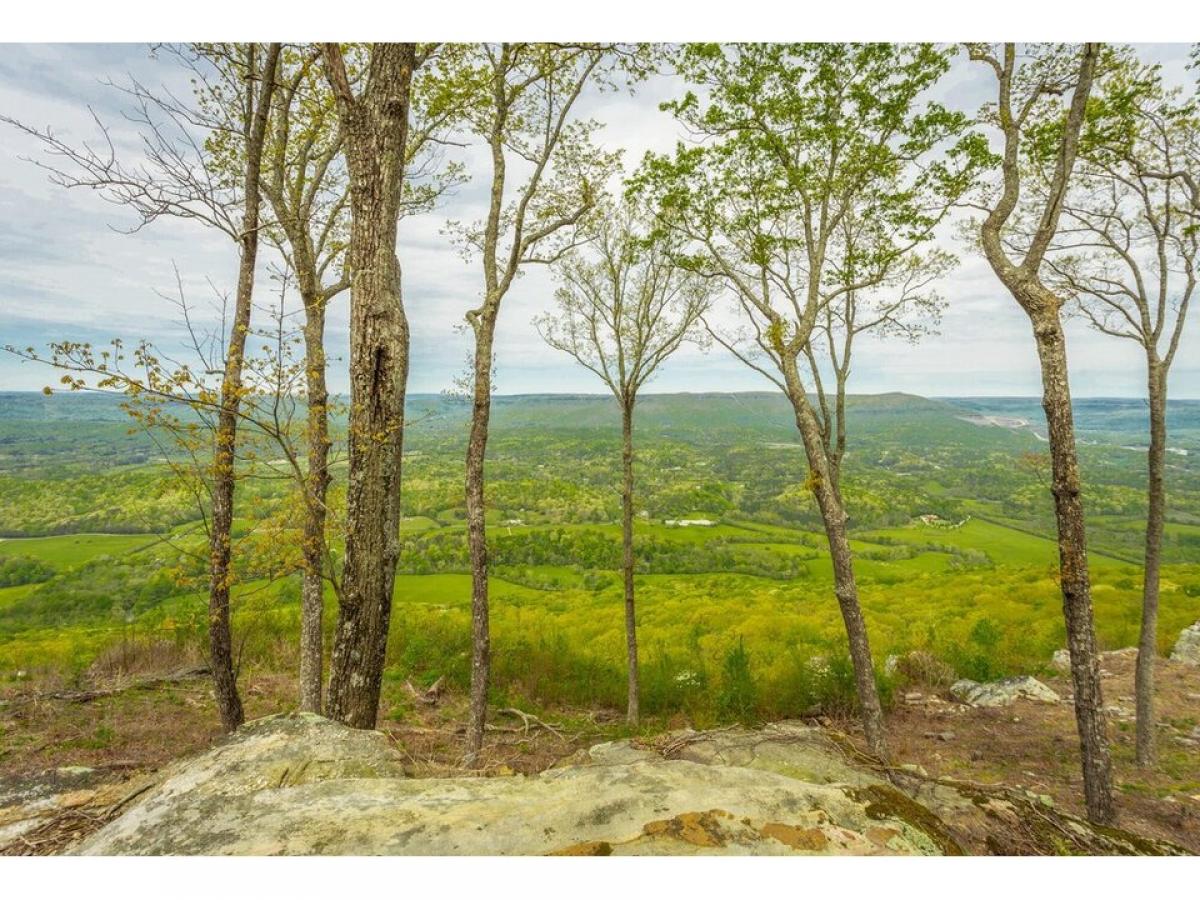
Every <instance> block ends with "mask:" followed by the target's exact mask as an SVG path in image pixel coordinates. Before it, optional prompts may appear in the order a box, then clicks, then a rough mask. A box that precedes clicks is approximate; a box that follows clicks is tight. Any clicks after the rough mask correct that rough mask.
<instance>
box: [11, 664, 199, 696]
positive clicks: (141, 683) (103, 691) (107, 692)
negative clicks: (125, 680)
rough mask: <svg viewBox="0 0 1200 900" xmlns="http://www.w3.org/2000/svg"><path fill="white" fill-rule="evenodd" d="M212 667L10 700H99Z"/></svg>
mask: <svg viewBox="0 0 1200 900" xmlns="http://www.w3.org/2000/svg"><path fill="white" fill-rule="evenodd" d="M210 671H211V670H210V669H209V668H208V666H206V665H199V666H188V667H187V668H184V669H178V670H176V671H174V672H171V673H170V674H168V675H158V676H155V677H153V678H141V679H138V680H137V681H131V682H130V683H129V684H126V685H122V686H121V687H117V688H95V689H93V690H86V691H51V692H49V693H45V694H22V695H19V696H17V697H14V698H13V699H12V700H11V701H10V702H11V703H12V704H13V705H16V704H20V703H39V702H42V701H45V700H61V701H63V702H65V703H91V702H92V701H93V700H99V699H100V698H101V697H111V696H113V695H114V694H120V693H123V692H124V691H132V690H136V689H138V688H150V687H161V686H163V685H166V684H176V683H177V682H180V681H187V680H188V679H191V678H199V677H201V676H203V675H208V674H209V673H210Z"/></svg>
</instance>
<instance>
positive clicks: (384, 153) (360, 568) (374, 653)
mask: <svg viewBox="0 0 1200 900" xmlns="http://www.w3.org/2000/svg"><path fill="white" fill-rule="evenodd" d="M321 53H322V57H323V60H324V71H325V76H326V78H327V80H328V82H329V86H330V90H331V91H332V93H333V96H334V99H335V102H336V106H337V114H338V121H339V123H340V131H341V135H342V139H343V140H344V141H345V153H346V165H347V167H348V169H349V175H350V215H351V223H350V241H349V248H348V254H349V265H350V271H351V272H352V273H353V279H352V283H351V286H350V413H349V434H348V441H349V474H348V476H347V478H348V484H347V494H346V560H345V566H344V568H343V571H342V591H341V596H340V598H339V603H338V620H337V626H336V631H335V634H334V644H333V654H332V659H331V662H330V676H329V694H328V699H327V704H326V709H327V713H328V715H329V716H330V717H331V718H333V719H337V720H338V721H341V722H344V723H346V724H347V725H351V726H354V727H356V728H373V727H375V720H376V718H377V716H378V712H379V693H380V689H381V685H382V681H383V665H384V657H385V654H386V652H387V638H388V626H389V624H390V622H391V611H392V591H393V589H394V586H395V578H396V560H397V558H398V557H399V555H400V535H399V531H400V486H401V468H400V464H401V453H402V448H403V440H404V394H405V387H406V385H407V381H408V363H409V359H408V354H409V329H408V319H407V317H406V315H405V312H404V303H403V300H402V297H401V290H400V261H399V260H398V259H397V257H396V236H397V230H398V229H397V223H398V220H399V218H400V211H401V203H402V189H403V183H404V171H405V169H404V167H405V163H406V161H407V154H406V145H407V138H408V127H409V108H410V104H411V100H412V78H413V72H414V70H415V69H416V68H417V67H418V66H420V65H421V64H422V63H423V62H424V61H425V59H426V57H427V55H428V53H429V50H428V48H418V47H417V45H415V44H384V43H379V44H373V45H372V46H371V48H370V51H369V58H368V61H367V63H366V73H365V76H364V83H363V84H362V86H361V87H360V88H359V90H358V91H357V92H356V91H355V87H354V84H353V83H352V81H351V75H350V72H349V70H348V68H347V65H346V55H345V54H344V53H343V51H342V48H341V47H340V46H339V45H337V44H322V45H321Z"/></svg>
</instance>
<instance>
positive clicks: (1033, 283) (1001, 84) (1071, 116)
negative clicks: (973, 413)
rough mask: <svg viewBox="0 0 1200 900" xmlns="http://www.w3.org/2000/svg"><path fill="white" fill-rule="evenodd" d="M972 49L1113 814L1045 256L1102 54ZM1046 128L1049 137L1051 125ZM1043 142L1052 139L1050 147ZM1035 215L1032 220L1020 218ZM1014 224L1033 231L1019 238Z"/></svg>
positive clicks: (1069, 605)
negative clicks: (987, 79)
mask: <svg viewBox="0 0 1200 900" xmlns="http://www.w3.org/2000/svg"><path fill="white" fill-rule="evenodd" d="M968 52H969V54H970V57H971V59H973V60H976V61H978V62H981V63H983V64H984V65H986V66H987V67H988V68H989V69H990V70H991V72H992V73H993V74H994V75H995V77H996V85H997V102H996V104H995V106H994V108H989V109H987V110H985V115H986V116H987V117H988V118H990V119H991V121H992V122H993V124H994V125H995V126H996V127H997V128H998V129H999V131H1000V139H1001V144H1002V161H1001V164H1000V185H999V190H998V191H995V192H993V193H992V195H990V196H988V197H986V198H984V199H983V200H982V201H981V207H982V208H983V209H984V210H986V217H985V218H984V220H983V222H982V223H981V225H980V228H979V239H980V243H981V245H982V247H983V252H984V255H985V256H986V257H987V260H988V263H989V264H990V265H991V267H992V271H994V272H995V273H996V277H997V278H999V279H1000V281H1001V283H1002V284H1003V285H1004V286H1005V288H1007V289H1008V292H1009V293H1010V294H1012V296H1013V299H1014V300H1016V302H1017V303H1018V305H1020V307H1021V309H1022V310H1024V312H1025V314H1026V315H1027V316H1028V317H1029V320H1030V323H1031V324H1032V326H1033V337H1034V342H1035V343H1036V345H1037V352H1038V360H1039V362H1040V364H1041V371H1042V408H1043V409H1044V410H1045V413H1046V426H1047V430H1048V438H1049V444H1050V454H1051V470H1052V486H1051V492H1052V494H1053V496H1054V512H1055V519H1056V522H1057V526H1058V555H1059V573H1060V583H1061V588H1062V596H1063V613H1064V617H1065V619H1066V627H1067V648H1068V650H1069V652H1070V656H1071V679H1072V683H1073V686H1074V690H1075V720H1076V723H1077V725H1078V729H1079V741H1080V749H1081V757H1082V766H1083V784H1084V793H1085V795H1086V800H1087V811H1088V817H1089V818H1090V819H1092V820H1093V821H1095V822H1099V823H1107V822H1111V821H1112V820H1113V818H1114V816H1115V814H1116V811H1115V808H1114V805H1113V796H1112V763H1111V760H1110V758H1109V750H1108V735H1107V727H1106V724H1105V718H1104V701H1103V697H1102V694H1101V689H1100V665H1099V660H1098V658H1097V655H1096V631H1095V623H1094V617H1093V614H1092V593H1091V580H1090V576H1089V573H1088V559H1087V533H1086V529H1085V526H1084V518H1083V500H1082V497H1081V493H1080V482H1079V460H1078V455H1077V452H1076V447H1075V423H1074V418H1073V414H1072V410H1071V388H1070V382H1069V378H1068V372H1067V348H1066V336H1065V334H1064V332H1063V326H1062V317H1061V311H1062V308H1063V305H1064V298H1063V297H1061V296H1059V295H1058V294H1057V293H1056V292H1055V291H1054V290H1053V289H1052V288H1051V287H1050V286H1048V285H1047V284H1046V281H1045V280H1044V278H1043V271H1044V263H1045V259H1046V254H1047V251H1048V250H1049V249H1050V246H1051V243H1052V242H1053V240H1054V236H1055V234H1056V233H1057V231H1058V228H1059V221H1060V219H1061V217H1062V213H1063V206H1064V202H1065V201H1066V197H1067V191H1068V188H1069V186H1070V181H1071V173H1072V170H1073V169H1074V167H1075V160H1076V157H1077V155H1078V152H1079V138H1080V133H1081V131H1082V129H1083V125H1084V120H1085V112H1086V107H1087V102H1088V97H1089V96H1090V94H1091V90H1092V80H1093V77H1094V75H1095V71H1096V60H1097V58H1098V57H1099V55H1100V48H1099V46H1098V45H1097V44H1084V45H1083V47H1082V48H1081V49H1080V50H1079V51H1078V52H1077V53H1075V52H1073V51H1071V50H1070V49H1069V48H1062V47H1034V48H1032V49H1031V51H1030V53H1029V55H1028V56H1027V58H1025V59H1023V60H1022V62H1021V63H1020V64H1018V61H1017V47H1016V45H1015V44H1012V43H1007V44H1004V45H1003V46H1001V47H999V48H995V47H991V46H987V45H979V44H973V45H970V46H969V48H968ZM1064 93H1069V94H1070V96H1071V100H1070V105H1069V107H1068V109H1067V111H1066V115H1065V116H1054V117H1052V119H1053V122H1054V128H1053V130H1052V137H1051V141H1052V153H1051V155H1052V157H1053V160H1054V162H1053V164H1052V166H1051V167H1050V171H1049V175H1048V181H1047V183H1046V185H1045V188H1044V191H1043V192H1042V196H1041V198H1036V199H1035V202H1034V206H1033V208H1032V209H1026V210H1023V211H1021V212H1022V213H1023V215H1017V216H1016V217H1014V213H1018V207H1019V205H1020V203H1021V182H1022V173H1021V155H1022V151H1023V148H1025V147H1028V142H1029V141H1031V140H1032V139H1033V138H1032V137H1031V132H1037V131H1039V129H1037V128H1034V127H1033V126H1035V125H1036V124H1038V118H1037V113H1038V112H1039V111H1041V110H1044V109H1045V101H1046V100H1047V99H1048V98H1053V97H1054V96H1057V95H1061V94H1064ZM1042 131H1043V133H1042V134H1041V135H1040V137H1041V138H1042V139H1043V140H1044V139H1045V134H1044V129H1042ZM1043 152H1044V149H1043ZM1026 219H1030V220H1032V221H1033V222H1035V223H1036V224H1034V225H1033V226H1032V228H1021V222H1022V221H1024V220H1026ZM1013 226H1016V228H1017V229H1018V230H1019V231H1020V232H1021V233H1022V234H1023V235H1024V236H1026V237H1027V239H1024V238H1022V239H1021V240H1020V244H1021V246H1020V247H1014V243H1013V241H1012V240H1010V238H1011V237H1012V233H1011V232H1012V231H1013V230H1014V228H1013Z"/></svg>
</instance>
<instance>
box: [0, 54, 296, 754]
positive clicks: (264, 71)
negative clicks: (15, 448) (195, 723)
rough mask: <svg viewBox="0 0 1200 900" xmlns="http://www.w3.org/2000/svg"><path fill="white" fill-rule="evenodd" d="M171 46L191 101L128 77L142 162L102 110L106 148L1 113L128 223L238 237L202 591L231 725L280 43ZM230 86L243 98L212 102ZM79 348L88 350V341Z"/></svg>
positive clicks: (219, 692)
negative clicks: (237, 501)
mask: <svg viewBox="0 0 1200 900" xmlns="http://www.w3.org/2000/svg"><path fill="white" fill-rule="evenodd" d="M169 49H170V50H171V52H173V53H175V54H176V55H177V56H178V57H179V59H181V60H183V61H184V62H185V63H186V64H187V65H188V66H189V67H190V68H191V69H192V71H193V72H194V73H195V76H196V77H195V78H194V79H193V84H194V93H195V98H194V99H195V104H194V105H193V106H190V107H189V106H185V105H183V104H181V103H180V102H179V101H177V100H175V98H174V97H172V96H170V95H166V96H160V95H155V94H153V93H152V92H150V91H148V90H147V89H146V88H145V87H144V86H142V85H140V84H138V83H137V82H133V83H132V84H131V85H130V86H129V87H127V88H124V90H125V91H126V93H127V94H128V95H129V96H130V97H131V98H133V100H134V101H135V103H136V109H135V111H134V112H133V113H132V114H131V116H130V118H131V120H132V121H133V122H134V123H135V124H136V125H138V126H140V128H141V131H142V135H141V136H142V149H143V152H144V155H145V159H144V161H143V162H141V163H140V164H138V165H134V166H131V165H128V164H125V163H122V162H121V160H120V159H118V157H117V155H116V151H115V149H114V144H113V142H112V141H111V139H109V138H108V132H107V129H104V126H103V125H102V124H101V123H99V120H97V124H100V125H101V129H102V130H103V131H104V134H105V143H106V146H107V149H106V152H99V151H96V150H94V149H92V148H91V147H89V146H87V145H84V146H83V147H82V148H77V147H72V146H70V145H68V144H66V143H64V142H63V141H61V140H59V139H58V138H57V137H55V136H54V134H53V133H52V132H51V131H49V130H46V131H44V132H42V131H38V130H37V129H33V128H30V127H28V126H25V125H22V124H21V123H19V122H15V121H14V120H12V119H5V121H7V122H9V123H10V124H13V125H16V126H17V127H19V128H21V129H22V130H24V131H26V132H27V133H29V134H32V135H34V136H35V137H37V138H39V139H40V140H41V141H42V143H43V144H44V145H45V146H46V148H47V149H48V151H49V152H50V153H51V154H53V155H55V156H58V157H60V158H62V159H64V160H65V161H66V164H67V167H68V168H67V169H63V168H59V167H58V166H57V165H45V168H47V169H48V170H49V171H50V173H51V177H52V179H53V180H54V181H55V182H57V183H58V184H61V185H63V186H64V187H71V188H74V187H86V188H89V189H92V190H95V191H98V192H99V193H100V194H101V196H103V197H104V198H105V199H106V200H109V201H111V202H114V203H117V204H120V205H122V206H123V207H125V208H127V209H129V210H131V211H133V212H134V213H135V214H136V215H137V216H138V217H139V222H138V224H137V225H136V226H135V230H136V229H137V228H141V227H144V226H145V225H148V224H150V223H151V222H153V221H155V220H156V219H158V218H159V217H160V216H164V215H169V216H175V217H179V218H184V219H192V220H196V221H200V222H202V223H204V224H206V225H209V226H212V227H216V228H218V229H219V230H221V231H223V232H224V233H225V234H227V235H228V236H229V237H230V238H232V239H233V240H234V241H235V242H236V244H237V247H238V256H239V261H238V278H237V290H236V294H235V300H234V308H233V317H232V322H231V325H230V328H229V330H228V332H227V334H226V336H225V339H226V345H225V348H224V354H223V359H222V363H223V365H222V371H221V386H220V389H219V395H218V397H217V398H216V399H215V405H216V408H217V411H216V417H215V424H214V429H213V446H212V458H211V463H210V471H211V485H210V492H211V498H210V500H211V522H210V527H209V600H208V615H209V657H210V659H209V662H210V665H211V667H212V673H213V685H214V691H215V694H216V699H217V708H218V711H219V713H220V716H221V724H222V725H223V726H224V728H225V729H226V730H227V731H232V730H233V729H235V728H237V727H238V726H239V725H241V723H242V721H243V719H244V713H243V711H242V702H241V698H240V697H239V695H238V690H237V675H236V667H235V664H234V658H233V644H232V636H231V629H230V589H231V586H232V582H233V573H232V569H231V566H230V559H231V533H232V527H233V500H234V485H235V481H236V473H235V471H234V459H235V452H236V446H237V426H238V422H239V420H240V410H239V407H240V405H241V402H242V399H243V396H244V394H245V387H244V385H243V369H244V365H245V357H246V338H247V335H248V334H249V333H250V317H251V310H252V302H253V294H254V278H255V264H256V261H257V258H258V247H259V237H260V235H259V230H260V228H259V226H260V223H259V210H260V202H261V198H260V195H259V184H260V177H261V171H262V155H263V146H264V143H265V134H266V127H267V120H268V116H269V113H270V107H271V103H272V96H273V93H274V90H275V86H276V70H277V64H278V60H279V56H280V50H281V45H280V44H278V43H274V44H270V45H269V46H268V47H266V48H265V49H264V48H262V47H260V46H259V45H257V44H232V45H227V44H200V45H194V46H192V47H187V48H169ZM229 95H233V96H236V97H237V98H238V99H239V102H238V103H236V104H223V103H221V102H220V99H221V98H222V97H224V96H229ZM232 144H236V145H239V146H240V147H241V148H242V149H241V153H242V155H243V157H244V165H243V166H242V167H241V168H240V169H239V170H238V175H232V174H230V173H226V172H224V171H222V168H221V162H220V155H221V152H220V148H221V147H222V146H229V145H232ZM61 349H62V348H61V347H60V348H59V350H61ZM59 350H56V351H55V356H56V357H62V356H64V355H65V356H68V357H69V356H70V353H71V349H70V347H68V350H67V353H66V354H62V353H60V352H59ZM83 350H84V353H85V357H86V356H87V355H88V354H89V353H90V348H83ZM104 365H106V366H107V364H104ZM184 377H185V378H186V377H187V376H184ZM135 389H136V388H135Z"/></svg>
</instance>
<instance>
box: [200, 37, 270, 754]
mask: <svg viewBox="0 0 1200 900" xmlns="http://www.w3.org/2000/svg"><path fill="white" fill-rule="evenodd" d="M279 49H280V48H279V44H271V46H270V49H269V50H268V52H267V60H266V64H265V65H264V66H263V69H262V83H261V86H260V87H259V89H258V91H257V93H258V96H257V97H255V96H254V94H255V89H254V80H253V79H254V77H255V75H256V74H257V72H256V71H255V68H256V67H255V65H254V53H253V50H251V51H250V52H249V59H248V66H247V92H248V94H249V96H250V97H251V98H252V99H251V100H250V102H251V103H254V104H256V105H254V106H253V111H254V112H253V117H252V119H251V121H250V123H249V128H248V130H247V141H246V173H245V180H244V184H243V189H244V192H245V211H244V213H243V217H242V233H241V236H240V242H241V247H240V251H241V252H240V260H239V263H238V283H237V296H236V299H235V301H234V313H233V325H232V328H231V330H230V333H229V343H228V345H227V346H226V349H225V372H224V376H223V378H222V379H221V408H220V411H219V413H218V414H217V431H216V435H215V437H214V446H213V464H212V473H213V476H212V477H213V494H212V496H213V500H212V531H211V533H210V535H209V594H208V648H209V664H210V665H211V667H212V673H213V690H214V693H215V695H216V700H217V710H218V712H219V713H220V716H221V725H222V727H223V728H224V729H225V730H226V731H233V730H234V729H235V728H237V727H238V726H239V725H241V724H242V722H243V721H244V720H245V713H244V712H243V710H242V699H241V697H239V696H238V689H237V672H236V667H235V663H234V659H233V636H232V631H231V627H230V609H229V607H230V590H231V587H232V583H233V572H232V570H231V569H232V567H231V565H230V563H231V557H232V533H233V493H234V484H235V481H236V472H235V471H234V466H235V459H234V452H235V449H236V447H237V425H238V412H239V408H240V405H241V398H242V369H243V365H244V362H245V355H246V337H247V334H248V333H249V331H250V310H251V302H252V300H253V294H254V265H255V262H256V261H257V258H258V213H259V206H260V203H261V198H260V196H259V190H258V184H259V177H260V175H261V171H262V154H263V139H264V135H265V133H266V128H267V117H268V113H269V112H270V106H271V94H272V93H273V91H274V88H275V68H276V64H277V62H278V60H279Z"/></svg>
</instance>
